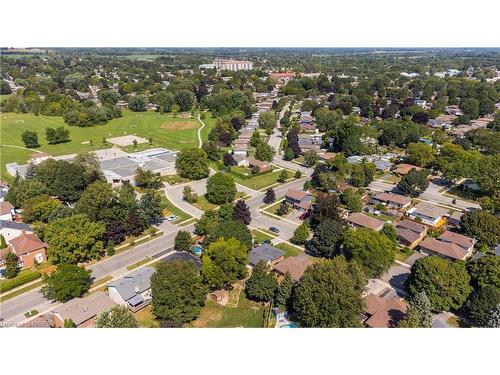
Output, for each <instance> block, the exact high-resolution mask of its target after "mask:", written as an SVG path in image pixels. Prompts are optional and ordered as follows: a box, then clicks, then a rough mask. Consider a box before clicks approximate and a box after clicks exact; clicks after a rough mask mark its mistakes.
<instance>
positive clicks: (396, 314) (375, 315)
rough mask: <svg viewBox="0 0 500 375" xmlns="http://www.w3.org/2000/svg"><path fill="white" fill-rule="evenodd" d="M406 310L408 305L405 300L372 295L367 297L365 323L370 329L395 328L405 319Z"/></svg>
mask: <svg viewBox="0 0 500 375" xmlns="http://www.w3.org/2000/svg"><path fill="white" fill-rule="evenodd" d="M406 310H408V305H407V304H406V302H404V301H403V300H400V299H398V298H395V297H391V298H388V299H384V298H382V297H379V296H377V295H376V294H373V293H370V294H368V295H367V296H366V297H365V308H364V320H363V323H364V324H365V325H366V326H367V327H370V328H393V327H396V325H397V323H398V322H399V321H400V320H402V319H403V318H404V317H405V314H406Z"/></svg>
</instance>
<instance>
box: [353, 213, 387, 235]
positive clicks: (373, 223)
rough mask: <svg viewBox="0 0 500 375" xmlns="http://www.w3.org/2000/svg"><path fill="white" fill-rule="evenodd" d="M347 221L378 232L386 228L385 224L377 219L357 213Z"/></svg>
mask: <svg viewBox="0 0 500 375" xmlns="http://www.w3.org/2000/svg"><path fill="white" fill-rule="evenodd" d="M347 221H348V222H349V223H352V224H355V225H358V226H361V227H364V228H368V229H373V230H376V231H379V230H381V229H382V227H383V226H384V222H383V221H382V220H379V219H375V218H373V217H370V216H367V215H365V214H362V213H359V212H355V213H353V214H351V215H349V216H348V217H347Z"/></svg>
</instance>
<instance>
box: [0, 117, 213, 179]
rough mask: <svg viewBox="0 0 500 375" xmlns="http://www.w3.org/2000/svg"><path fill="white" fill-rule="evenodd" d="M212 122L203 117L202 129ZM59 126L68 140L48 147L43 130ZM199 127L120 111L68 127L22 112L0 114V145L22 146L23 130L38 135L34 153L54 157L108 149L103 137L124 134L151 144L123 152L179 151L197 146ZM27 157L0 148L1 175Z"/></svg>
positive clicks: (27, 154)
mask: <svg viewBox="0 0 500 375" xmlns="http://www.w3.org/2000/svg"><path fill="white" fill-rule="evenodd" d="M215 121H216V119H212V118H210V116H207V122H208V124H210V125H208V124H207V126H206V128H210V126H213V124H215ZM207 122H206V123H207ZM60 126H62V127H64V128H65V129H67V130H69V132H70V138H71V141H70V142H66V143H59V144H53V145H49V144H48V143H47V141H46V139H45V129H46V128H47V127H51V128H58V127H60ZM200 126H201V124H200V123H199V122H198V121H197V120H196V119H194V118H190V119H185V118H180V117H175V118H174V117H173V116H172V115H170V114H160V113H157V112H141V113H135V112H131V111H124V112H123V116H122V117H120V118H115V119H113V120H111V121H109V122H108V123H107V124H104V125H95V126H92V127H78V126H69V125H67V124H66V123H65V122H64V120H63V118H62V117H53V116H35V115H33V114H26V113H1V114H0V139H1V145H13V146H20V147H24V144H23V142H22V140H21V134H22V133H23V132H24V131H25V130H30V131H34V132H37V133H38V142H39V143H40V147H38V148H36V150H37V151H43V152H46V153H49V154H51V155H54V156H57V155H65V154H74V153H79V152H84V151H95V150H99V149H103V148H108V147H111V144H109V143H108V144H103V138H112V137H118V136H124V135H136V136H138V137H142V138H145V139H147V140H149V139H150V138H151V139H152V144H149V143H144V144H139V145H138V146H137V148H135V147H134V146H128V147H126V148H125V150H126V151H135V150H137V151H139V150H144V149H147V148H154V147H165V148H167V149H171V150H180V149H183V148H187V147H198V135H197V131H198V128H199V127H200ZM203 130H205V129H203ZM208 131H209V130H208ZM202 134H205V135H206V136H208V133H206V132H203V131H202ZM30 155H31V151H30V150H21V149H16V148H13V147H2V148H1V163H2V176H3V175H4V174H5V166H4V165H5V163H12V162H18V163H25V162H27V161H28V159H29V157H30Z"/></svg>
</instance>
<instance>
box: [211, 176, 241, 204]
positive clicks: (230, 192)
mask: <svg viewBox="0 0 500 375" xmlns="http://www.w3.org/2000/svg"><path fill="white" fill-rule="evenodd" d="M236 193H237V190H236V184H235V183H234V180H233V178H232V177H231V176H230V175H229V174H225V173H220V172H218V173H216V174H214V175H213V176H210V177H209V178H208V180H207V199H208V201H209V202H211V203H215V204H222V203H230V202H232V201H234V198H235V197H236Z"/></svg>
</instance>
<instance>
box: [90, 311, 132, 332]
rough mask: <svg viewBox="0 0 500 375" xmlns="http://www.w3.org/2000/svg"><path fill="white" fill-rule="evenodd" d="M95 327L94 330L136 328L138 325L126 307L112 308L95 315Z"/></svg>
mask: <svg viewBox="0 0 500 375" xmlns="http://www.w3.org/2000/svg"><path fill="white" fill-rule="evenodd" d="M95 326H96V328H138V327H139V323H138V322H137V320H136V319H135V317H134V315H133V314H132V313H131V312H130V310H129V309H128V308H127V307H126V306H113V307H112V308H111V309H109V310H105V311H101V312H100V313H99V314H98V315H97V318H96V320H95Z"/></svg>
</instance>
